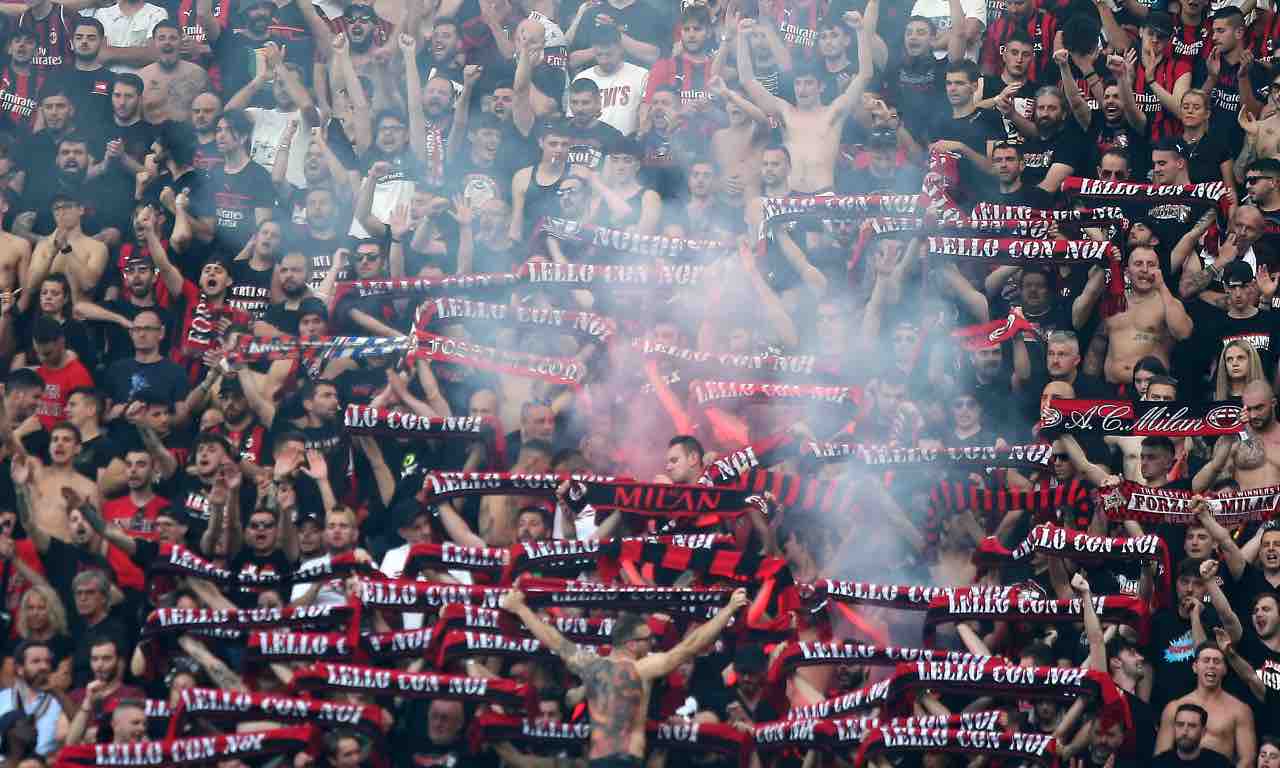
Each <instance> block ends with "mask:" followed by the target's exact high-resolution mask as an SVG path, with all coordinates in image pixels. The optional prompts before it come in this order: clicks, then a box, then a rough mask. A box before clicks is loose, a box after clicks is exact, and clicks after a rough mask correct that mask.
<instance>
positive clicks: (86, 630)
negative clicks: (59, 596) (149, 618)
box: [67, 571, 137, 688]
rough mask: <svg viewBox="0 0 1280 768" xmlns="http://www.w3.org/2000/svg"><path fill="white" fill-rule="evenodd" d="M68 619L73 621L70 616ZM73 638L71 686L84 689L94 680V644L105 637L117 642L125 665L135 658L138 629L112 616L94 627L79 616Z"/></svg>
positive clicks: (75, 623) (75, 621) (72, 622)
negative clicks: (134, 648)
mask: <svg viewBox="0 0 1280 768" xmlns="http://www.w3.org/2000/svg"><path fill="white" fill-rule="evenodd" d="M108 573H110V571H108ZM72 605H74V603H72ZM72 613H74V611H72ZM67 618H68V619H69V620H70V619H71V617H70V616H68V617H67ZM71 636H72V637H73V638H75V643H76V648H75V652H74V653H73V654H72V656H71V685H72V687H74V688H83V687H84V686H86V685H88V684H89V681H90V680H92V679H93V668H92V667H91V666H90V665H89V651H90V644H91V643H92V642H94V641H95V640H97V639H98V638H100V637H104V636H105V637H110V638H112V639H113V640H115V641H116V644H117V647H118V648H120V649H121V652H120V659H121V663H123V662H124V659H127V658H130V657H131V656H133V643H134V641H135V639H136V636H137V635H136V628H133V629H131V628H130V626H129V624H127V623H126V622H125V621H124V619H122V618H120V617H119V616H116V615H114V614H111V615H108V616H107V617H106V618H105V619H103V620H102V621H100V622H98V623H97V624H94V625H93V626H92V627H91V626H89V625H87V624H85V623H84V622H83V621H81V620H79V617H78V616H77V617H76V618H75V620H72V621H71Z"/></svg>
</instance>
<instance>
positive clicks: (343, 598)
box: [289, 555, 347, 606]
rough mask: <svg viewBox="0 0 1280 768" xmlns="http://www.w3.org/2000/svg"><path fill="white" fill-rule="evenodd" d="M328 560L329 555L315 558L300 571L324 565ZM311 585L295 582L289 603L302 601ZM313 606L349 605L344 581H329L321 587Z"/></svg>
mask: <svg viewBox="0 0 1280 768" xmlns="http://www.w3.org/2000/svg"><path fill="white" fill-rule="evenodd" d="M328 559H329V556H328V555H321V556H320V557H313V558H311V559H310V560H306V561H304V562H303V563H302V565H301V566H300V570H306V569H307V568H308V567H316V566H319V565H320V564H321V563H323V562H324V561H325V560H328ZM311 584H312V582H310V581H304V582H295V583H294V585H293V591H292V592H290V593H289V602H291V603H294V602H297V601H298V600H301V599H302V596H303V595H305V594H307V590H308V589H310V588H311ZM311 604H312V605H334V606H337V605H346V604H347V588H346V585H345V584H343V583H342V579H329V580H328V581H326V582H325V583H324V585H323V586H322V587H320V591H319V592H318V593H316V599H315V600H314V601H313V602H312V603H311Z"/></svg>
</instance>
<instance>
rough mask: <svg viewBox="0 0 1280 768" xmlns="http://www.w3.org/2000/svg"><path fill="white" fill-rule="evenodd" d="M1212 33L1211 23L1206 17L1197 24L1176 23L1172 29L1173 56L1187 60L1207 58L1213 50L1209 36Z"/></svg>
mask: <svg viewBox="0 0 1280 768" xmlns="http://www.w3.org/2000/svg"><path fill="white" fill-rule="evenodd" d="M1212 32H1213V22H1212V21H1211V20H1210V19H1209V17H1208V16H1206V17H1205V18H1204V20H1203V21H1201V22H1200V23H1199V24H1196V25H1192V24H1184V23H1181V22H1179V23H1177V24H1175V25H1174V27H1173V40H1172V41H1170V42H1171V44H1172V45H1173V54H1174V55H1175V56H1182V57H1185V58H1189V59H1194V58H1196V57H1197V56H1199V57H1200V58H1202V59H1207V58H1209V52H1210V51H1211V50H1213V41H1212V40H1211V39H1210V34H1211V33H1212Z"/></svg>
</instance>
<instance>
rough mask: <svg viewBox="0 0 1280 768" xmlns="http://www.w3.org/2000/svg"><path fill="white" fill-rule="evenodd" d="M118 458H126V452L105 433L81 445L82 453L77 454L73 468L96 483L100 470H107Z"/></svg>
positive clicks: (72, 464)
mask: <svg viewBox="0 0 1280 768" xmlns="http://www.w3.org/2000/svg"><path fill="white" fill-rule="evenodd" d="M117 458H121V459H122V458H124V451H123V450H122V449H121V447H120V446H119V445H117V444H116V442H115V441H114V440H112V439H111V438H110V437H108V436H107V435H106V433H103V434H100V435H98V436H97V437H94V438H92V439H90V440H85V441H84V442H82V443H81V444H80V453H78V454H76V457H75V459H73V460H72V462H71V466H73V467H74V468H75V470H76V471H77V472H79V473H80V474H82V475H84V476H85V477H87V478H89V479H90V480H92V481H94V482H95V483H96V482H97V481H98V470H100V469H106V468H107V465H109V464H110V463H111V462H112V460H113V459H117Z"/></svg>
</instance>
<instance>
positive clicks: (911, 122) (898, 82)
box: [885, 51, 1003, 151]
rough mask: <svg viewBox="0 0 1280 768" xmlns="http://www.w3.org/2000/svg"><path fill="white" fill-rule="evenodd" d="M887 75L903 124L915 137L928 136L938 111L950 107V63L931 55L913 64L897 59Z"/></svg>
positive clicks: (916, 59) (886, 79) (888, 88)
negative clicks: (947, 73) (948, 80)
mask: <svg viewBox="0 0 1280 768" xmlns="http://www.w3.org/2000/svg"><path fill="white" fill-rule="evenodd" d="M885 71H886V73H887V74H886V77H885V89H886V90H887V91H888V94H887V95H888V96H889V100H890V102H891V103H893V104H896V105H897V106H898V112H899V114H901V115H902V122H903V123H905V124H906V126H907V128H908V129H909V130H910V131H911V134H912V135H913V136H916V137H919V136H923V135H926V132H927V130H928V129H929V127H930V126H931V124H932V122H933V116H934V115H936V114H937V113H938V109H939V108H940V107H944V105H946V107H949V106H950V105H948V104H947V102H946V99H947V89H946V82H947V77H946V71H947V62H946V61H943V60H941V59H935V58H934V57H933V52H932V51H929V52H926V53H925V54H924V55H923V56H921V57H919V58H915V59H911V60H909V61H908V60H907V59H906V58H905V57H903V58H895V60H891V61H890V62H889V67H888V68H887V69H886V70H885ZM1002 128H1003V126H1002ZM983 150H984V151H985V150H986V147H983Z"/></svg>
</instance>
